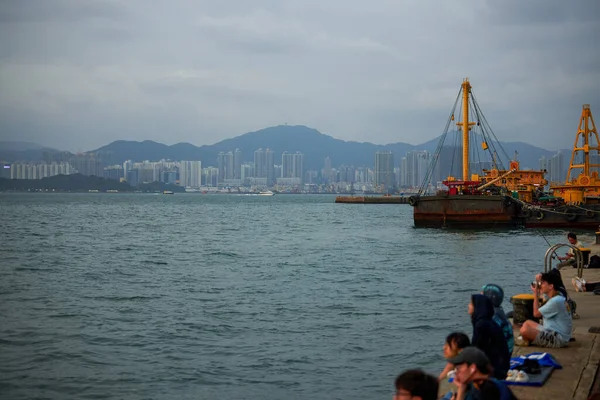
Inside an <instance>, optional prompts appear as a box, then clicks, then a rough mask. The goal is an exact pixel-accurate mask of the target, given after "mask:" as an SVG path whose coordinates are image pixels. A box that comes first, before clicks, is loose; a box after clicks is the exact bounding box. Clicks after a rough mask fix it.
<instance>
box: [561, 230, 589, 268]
mask: <svg viewBox="0 0 600 400" xmlns="http://www.w3.org/2000/svg"><path fill="white" fill-rule="evenodd" d="M567 239H568V240H569V243H570V244H571V245H573V246H575V247H577V248H582V247H583V243H581V242H580V241H579V240H577V235H576V234H574V233H573V232H569V233H568V234H567ZM558 259H559V260H560V261H561V262H560V263H558V265H557V266H556V268H558V269H561V268H564V267H567V266H572V267H574V266H575V252H574V251H573V249H572V248H569V251H567V254H566V255H565V256H564V257H558Z"/></svg>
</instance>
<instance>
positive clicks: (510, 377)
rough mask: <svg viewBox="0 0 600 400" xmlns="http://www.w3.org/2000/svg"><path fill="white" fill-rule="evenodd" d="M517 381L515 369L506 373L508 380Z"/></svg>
mask: <svg viewBox="0 0 600 400" xmlns="http://www.w3.org/2000/svg"><path fill="white" fill-rule="evenodd" d="M515 379H517V371H515V370H514V369H509V370H508V372H507V373H506V380H507V381H514V380H515Z"/></svg>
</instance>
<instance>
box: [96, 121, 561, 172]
mask: <svg viewBox="0 0 600 400" xmlns="http://www.w3.org/2000/svg"><path fill="white" fill-rule="evenodd" d="M453 134H456V133H455V132H450V133H449V135H453ZM439 139H440V138H439V137H438V138H435V139H433V140H430V141H428V142H425V143H423V144H420V145H416V146H414V145H411V144H408V143H402V142H398V143H392V144H387V145H377V144H373V143H368V142H363V143H360V142H352V141H344V140H340V139H335V138H333V137H331V136H329V135H325V134H322V133H321V132H319V131H317V130H316V129H312V128H309V127H306V126H302V125H298V126H290V125H280V126H274V127H270V128H265V129H261V130H259V131H256V132H249V133H246V134H243V135H241V136H237V137H234V138H231V139H226V140H223V141H221V142H218V143H215V144H213V145H208V146H201V147H196V146H194V145H192V144H190V143H178V144H175V145H172V146H167V145H165V144H162V143H157V142H153V141H149V140H146V141H143V142H134V141H124V140H119V141H116V142H112V143H110V144H108V145H106V146H103V147H101V148H99V149H97V150H93V152H96V153H98V154H100V155H101V157H102V159H103V161H105V162H110V163H114V164H121V163H123V161H125V160H133V161H144V160H160V159H171V160H201V161H202V163H203V164H204V165H213V166H216V165H217V155H218V154H219V152H221V151H222V152H229V151H235V149H239V150H241V152H242V157H243V159H244V161H246V162H248V161H253V160H254V151H256V150H257V149H259V148H262V149H267V148H269V149H271V150H273V152H274V153H275V162H276V163H279V162H280V160H281V159H280V157H281V153H283V152H284V151H287V152H291V153H295V152H297V151H299V152H301V153H303V154H304V164H305V168H306V169H320V168H322V167H323V165H324V160H325V158H326V157H330V158H331V160H332V165H334V166H339V165H354V166H364V165H366V166H371V167H372V166H373V164H374V162H375V152H377V151H392V152H393V153H394V155H395V157H396V164H398V163H399V162H400V159H401V157H403V156H404V155H405V154H406V153H407V152H409V151H413V150H427V151H429V152H434V151H435V149H436V147H437V145H438V142H439ZM452 143H454V139H453V138H447V139H446V145H451V144H452ZM501 145H502V147H503V148H504V149H505V151H506V152H507V153H508V154H509V156H510V157H512V156H513V155H514V152H515V151H517V152H518V153H519V156H518V158H519V160H520V161H521V164H522V167H523V168H537V167H538V160H539V158H540V157H542V156H545V157H546V158H549V157H552V155H554V154H555V153H556V152H555V151H549V150H545V149H541V148H539V147H535V146H532V145H529V144H527V143H521V142H510V143H501ZM278 159H279V161H278Z"/></svg>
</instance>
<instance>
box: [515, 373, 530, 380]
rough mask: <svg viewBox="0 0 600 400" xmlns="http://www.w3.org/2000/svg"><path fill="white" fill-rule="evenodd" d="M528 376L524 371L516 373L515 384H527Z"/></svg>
mask: <svg viewBox="0 0 600 400" xmlns="http://www.w3.org/2000/svg"><path fill="white" fill-rule="evenodd" d="M528 381H529V376H528V375H527V373H526V372H525V371H519V372H517V377H516V378H515V382H528Z"/></svg>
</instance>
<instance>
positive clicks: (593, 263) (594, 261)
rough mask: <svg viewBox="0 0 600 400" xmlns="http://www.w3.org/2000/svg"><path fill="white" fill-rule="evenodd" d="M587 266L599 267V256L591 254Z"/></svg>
mask: <svg viewBox="0 0 600 400" xmlns="http://www.w3.org/2000/svg"><path fill="white" fill-rule="evenodd" d="M587 267H588V268H600V257H598V256H591V257H590V262H589V263H588V266H587Z"/></svg>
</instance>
